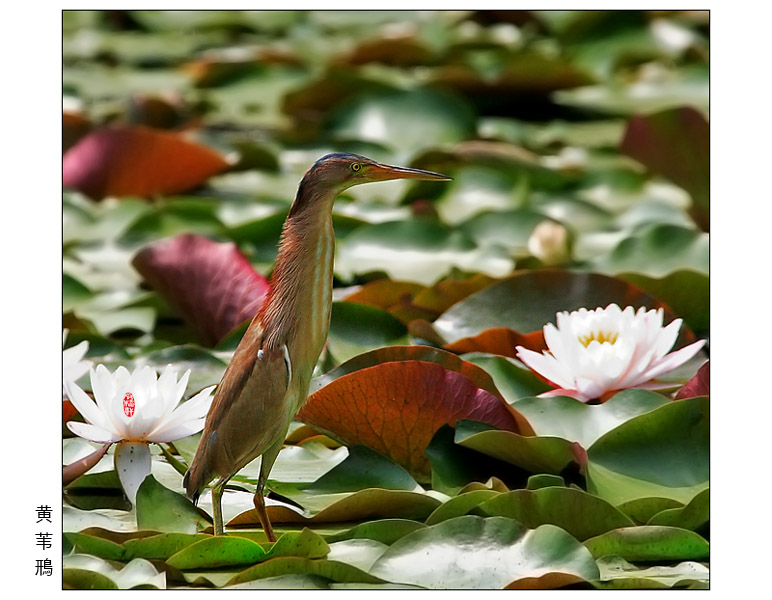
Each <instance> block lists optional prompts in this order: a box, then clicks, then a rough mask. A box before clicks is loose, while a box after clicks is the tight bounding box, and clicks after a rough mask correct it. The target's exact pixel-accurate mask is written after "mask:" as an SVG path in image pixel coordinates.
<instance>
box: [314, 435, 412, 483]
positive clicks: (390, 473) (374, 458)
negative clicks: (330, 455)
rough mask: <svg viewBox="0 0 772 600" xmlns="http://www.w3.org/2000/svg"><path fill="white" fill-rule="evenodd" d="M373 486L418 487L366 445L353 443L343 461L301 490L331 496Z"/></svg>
mask: <svg viewBox="0 0 772 600" xmlns="http://www.w3.org/2000/svg"><path fill="white" fill-rule="evenodd" d="M376 487H377V488H384V489H389V490H415V489H416V488H418V487H419V486H418V483H417V482H416V480H415V479H413V478H412V477H411V476H410V473H408V472H407V471H406V470H405V469H403V468H402V467H400V466H399V465H398V464H396V463H395V462H393V461H391V460H389V459H388V458H386V457H385V456H383V455H382V454H379V453H378V452H375V451H374V450H370V449H369V448H368V447H367V446H362V445H359V444H357V445H355V446H352V447H351V448H350V449H349V455H348V457H347V458H346V459H345V460H344V461H343V462H341V463H340V464H338V465H336V466H335V467H333V468H332V469H331V470H330V471H328V472H327V473H325V474H324V475H322V476H321V477H320V478H319V479H317V480H316V481H315V482H314V483H312V484H311V485H310V486H308V487H306V488H304V491H305V492H308V493H321V494H334V493H338V492H355V491H357V490H360V489H364V488H376Z"/></svg>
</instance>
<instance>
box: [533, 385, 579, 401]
mask: <svg viewBox="0 0 772 600" xmlns="http://www.w3.org/2000/svg"><path fill="white" fill-rule="evenodd" d="M556 396H567V397H569V398H573V399H574V400H579V402H589V401H590V400H592V398H585V397H584V396H582V395H581V394H580V393H579V392H577V391H576V390H566V389H563V388H557V389H555V390H549V391H547V392H543V393H541V394H539V398H555V397H556Z"/></svg>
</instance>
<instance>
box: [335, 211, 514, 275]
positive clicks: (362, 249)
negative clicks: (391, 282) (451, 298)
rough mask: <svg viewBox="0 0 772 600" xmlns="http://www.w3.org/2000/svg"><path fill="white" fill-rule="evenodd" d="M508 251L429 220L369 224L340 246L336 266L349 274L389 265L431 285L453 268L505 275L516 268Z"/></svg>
mask: <svg viewBox="0 0 772 600" xmlns="http://www.w3.org/2000/svg"><path fill="white" fill-rule="evenodd" d="M512 266H513V265H512V260H511V258H510V257H509V256H508V254H507V252H506V251H505V250H503V249H497V248H483V247H481V246H478V245H477V244H476V243H475V242H474V241H473V240H471V239H470V238H469V237H467V236H466V235H464V234H463V233H461V232H460V231H454V230H451V229H449V228H447V227H445V226H443V225H440V224H439V223H436V222H433V221H428V220H411V221H393V222H389V223H376V224H373V225H365V226H363V227H360V228H359V229H357V230H356V231H354V232H352V233H351V234H350V235H349V236H348V237H347V238H346V239H345V240H344V241H343V242H341V243H340V244H339V246H338V253H337V257H336V261H335V271H336V273H338V274H339V275H340V276H341V277H343V278H344V279H351V278H352V277H353V276H354V275H355V274H365V273H370V272H373V271H383V272H385V273H386V274H387V275H388V276H389V277H391V278H392V279H398V280H401V281H415V282H418V283H422V284H424V285H431V284H433V283H435V282H436V281H438V280H439V279H440V278H441V277H442V276H444V275H446V274H447V273H448V272H449V271H450V270H451V269H453V268H458V269H461V270H462V271H475V272H481V273H486V274H488V275H491V276H493V277H502V276H504V275H506V274H508V273H509V272H510V271H511V270H512Z"/></svg>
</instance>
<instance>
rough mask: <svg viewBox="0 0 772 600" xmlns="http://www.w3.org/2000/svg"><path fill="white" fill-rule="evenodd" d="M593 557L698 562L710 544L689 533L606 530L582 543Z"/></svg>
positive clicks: (647, 527)
mask: <svg viewBox="0 0 772 600" xmlns="http://www.w3.org/2000/svg"><path fill="white" fill-rule="evenodd" d="M584 545H585V546H586V547H587V549H588V550H589V551H590V552H592V555H593V556H594V557H595V558H601V557H602V556H621V557H622V558H624V559H625V560H630V561H655V560H656V561H663V560H700V559H704V558H707V557H708V556H709V555H710V545H709V544H708V542H707V541H705V539H703V538H702V537H701V536H699V535H697V534H696V533H694V532H693V531H688V530H686V529H680V528H678V527H664V526H654V525H642V526H639V527H624V528H621V529H615V530H613V531H608V532H606V533H603V534H601V535H599V536H597V537H594V538H591V539H589V540H587V541H586V542H584Z"/></svg>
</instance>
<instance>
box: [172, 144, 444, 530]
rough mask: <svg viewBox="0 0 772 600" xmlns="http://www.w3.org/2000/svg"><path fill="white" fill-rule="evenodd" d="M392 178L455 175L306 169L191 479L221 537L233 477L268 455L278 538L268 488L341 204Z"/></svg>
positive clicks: (321, 338) (328, 278) (325, 305)
mask: <svg viewBox="0 0 772 600" xmlns="http://www.w3.org/2000/svg"><path fill="white" fill-rule="evenodd" d="M389 179H433V180H447V179H449V178H448V177H446V176H444V175H440V174H439V173H433V172H431V171H422V170H419V169H407V168H404V167H391V166H387V165H381V164H379V163H376V162H375V161H373V160H371V159H369V158H365V157H363V156H358V155H356V154H328V155H327V156H325V157H323V158H321V159H319V160H318V161H317V162H316V163H315V164H314V165H313V166H312V167H311V168H310V169H309V170H308V171H307V172H306V174H305V176H304V177H303V179H302V181H301V183H300V186H299V187H298V193H297V196H296V198H295V202H294V203H293V205H292V208H291V210H290V212H289V215H288V216H287V220H286V221H285V223H284V229H283V231H282V236H281V242H280V247H279V255H278V258H277V260H276V267H275V269H274V273H273V277H272V281H271V291H270V292H269V294H268V297H267V298H266V301H265V303H264V304H263V307H262V308H261V310H260V312H259V313H258V314H257V316H256V317H255V318H254V319H253V320H252V323H251V324H250V326H249V328H248V329H247V331H246V333H245V334H244V338H243V339H242V340H241V343H240V344H239V346H238V348H237V349H236V352H235V353H234V355H233V358H232V359H231V362H230V364H229V365H228V368H227V369H226V371H225V374H224V375H223V378H222V381H221V382H220V384H219V385H218V387H217V392H216V393H215V398H214V401H213V402H212V407H211V408H210V410H209V414H208V415H207V418H206V425H205V426H204V431H203V432H202V434H201V441H200V442H199V446H198V449H197V451H196V455H195V457H194V459H193V462H192V463H191V465H190V467H189V469H188V472H187V473H186V474H185V478H184V480H183V485H184V486H185V489H186V491H187V494H188V496H189V497H190V498H192V499H193V500H194V501H197V499H198V496H199V495H200V493H201V491H202V490H203V489H204V488H205V487H206V485H207V484H208V483H209V482H210V481H212V480H213V479H215V478H217V481H216V483H215V485H214V487H213V488H212V502H213V506H214V531H215V535H221V534H222V533H223V522H222V510H221V498H222V493H223V488H224V486H225V484H226V483H227V482H228V480H229V479H230V478H231V477H233V475H235V474H236V473H237V472H238V471H239V470H241V469H242V468H243V467H244V466H246V465H247V464H248V463H250V462H251V461H252V460H254V459H255V458H257V457H258V456H262V462H261V465H260V475H259V478H258V484H257V490H256V492H255V508H256V509H257V512H258V515H259V517H260V521H261V523H262V525H263V528H264V530H265V533H266V536H267V538H268V539H269V540H271V541H273V540H275V536H274V534H273V530H272V529H271V524H270V521H269V520H268V516H267V514H266V511H265V505H264V500H263V490H264V487H265V483H266V480H267V479H268V474H269V473H270V470H271V467H272V466H273V463H274V461H275V460H276V456H277V455H278V453H279V450H280V449H281V447H282V444H283V442H284V438H285V437H286V435H287V429H288V428H289V425H290V422H291V421H292V418H293V417H294V416H295V413H297V411H298V410H299V409H300V407H301V406H302V405H303V403H304V402H305V400H306V397H307V395H308V387H309V384H310V382H311V375H312V373H313V370H314V366H315V365H316V362H317V360H318V359H319V355H320V353H321V351H322V348H323V347H324V343H325V341H326V338H327V332H328V330H329V325H330V310H331V308H332V274H333V255H334V250H335V237H334V234H333V229H332V204H333V202H334V201H335V198H336V197H337V196H338V194H340V193H341V192H342V191H343V190H345V189H346V188H348V187H351V186H353V185H357V184H360V183H368V182H372V181H386V180H389Z"/></svg>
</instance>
